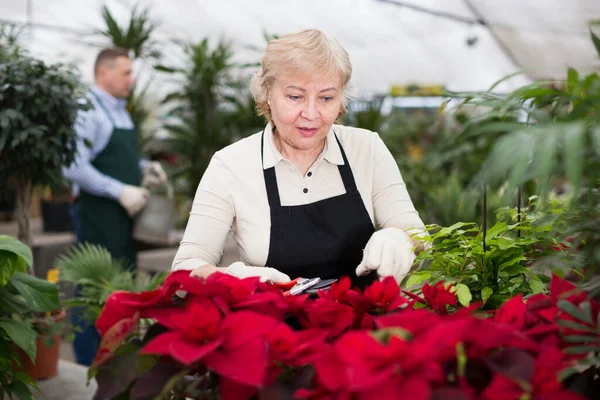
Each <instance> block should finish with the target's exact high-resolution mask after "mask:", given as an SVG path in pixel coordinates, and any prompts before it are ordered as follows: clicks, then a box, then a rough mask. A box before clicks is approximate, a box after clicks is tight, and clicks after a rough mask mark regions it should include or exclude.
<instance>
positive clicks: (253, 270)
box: [223, 261, 290, 283]
mask: <svg viewBox="0 0 600 400" xmlns="http://www.w3.org/2000/svg"><path fill="white" fill-rule="evenodd" d="M223 273H225V274H229V275H233V276H236V277H238V278H240V279H244V278H249V277H252V276H258V277H260V281H261V282H266V281H271V282H273V283H286V282H289V281H290V277H289V276H287V275H286V274H284V273H283V272H279V271H277V270H276V269H275V268H270V267H250V266H248V265H245V264H244V263H243V262H241V261H238V262H234V263H233V264H231V265H230V266H229V267H227V268H225V270H224V271H223Z"/></svg>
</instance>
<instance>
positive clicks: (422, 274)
mask: <svg viewBox="0 0 600 400" xmlns="http://www.w3.org/2000/svg"><path fill="white" fill-rule="evenodd" d="M429 278H431V272H430V271H416V272H413V273H412V274H410V276H409V278H408V281H406V286H405V287H406V288H410V287H411V286H413V285H420V284H421V283H423V282H425V281H426V280H427V279H429Z"/></svg>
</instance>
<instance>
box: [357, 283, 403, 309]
mask: <svg viewBox="0 0 600 400" xmlns="http://www.w3.org/2000/svg"><path fill="white" fill-rule="evenodd" d="M364 298H365V299H366V300H367V304H368V306H369V307H370V309H371V310H372V311H375V312H378V313H381V312H390V311H395V310H398V309H399V308H405V307H407V306H408V305H409V304H410V302H409V301H408V300H407V299H406V298H404V297H402V296H401V295H400V286H398V283H397V282H396V280H395V279H394V278H393V277H391V276H386V277H385V278H383V280H381V281H378V280H377V281H375V282H373V283H372V284H371V285H370V286H369V287H367V288H366V289H365V292H364Z"/></svg>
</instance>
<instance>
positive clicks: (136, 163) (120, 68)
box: [63, 48, 166, 365]
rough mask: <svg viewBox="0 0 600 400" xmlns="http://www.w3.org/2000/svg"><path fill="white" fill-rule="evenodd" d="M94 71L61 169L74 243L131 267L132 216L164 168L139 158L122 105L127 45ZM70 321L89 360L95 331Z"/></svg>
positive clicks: (100, 60) (128, 66)
mask: <svg viewBox="0 0 600 400" xmlns="http://www.w3.org/2000/svg"><path fill="white" fill-rule="evenodd" d="M94 75H95V84H94V85H93V86H92V87H91V89H90V91H89V96H88V98H89V101H90V102H91V103H92V104H93V106H94V107H93V109H90V110H87V111H83V112H80V114H79V115H78V117H77V122H76V125H75V129H76V131H77V133H78V135H79V138H80V141H79V144H78V154H77V157H76V159H75V162H74V163H73V164H72V165H71V166H70V167H69V168H67V169H65V170H64V171H63V173H64V175H65V177H66V178H67V179H69V180H70V181H71V182H72V183H73V191H74V193H73V194H74V197H75V200H74V203H73V226H74V229H75V233H76V236H77V242H78V243H90V244H96V245H100V246H103V247H105V248H106V249H107V250H108V251H109V252H110V254H111V255H112V257H113V258H115V259H118V260H122V261H123V262H124V264H125V265H126V266H127V268H129V269H132V270H133V269H135V267H136V246H135V241H134V239H133V218H134V216H135V215H136V214H137V213H139V212H140V211H141V210H142V209H143V208H144V206H145V205H146V202H147V200H148V196H149V194H148V190H147V189H146V187H151V186H153V185H160V184H162V183H164V182H165V181H166V174H165V172H164V170H163V169H162V167H161V165H160V163H158V162H150V161H147V160H141V159H140V155H139V152H138V135H137V132H136V129H135V126H134V124H133V121H132V119H131V116H130V114H129V113H128V111H127V109H126V105H127V97H128V96H129V94H130V93H131V90H132V88H133V84H134V77H133V65H132V61H131V59H130V58H129V55H128V53H127V51H126V50H123V49H119V48H111V49H105V50H102V51H101V52H100V53H99V54H98V56H97V58H96V62H95V65H94ZM73 322H74V324H75V325H76V326H77V325H79V326H80V327H81V328H82V329H83V332H78V333H76V338H75V341H74V350H75V355H76V358H77V362H78V363H80V364H84V365H90V364H91V363H92V361H93V359H94V356H95V353H96V349H97V346H98V341H99V337H98V335H97V333H96V332H95V329H94V327H93V326H91V327H90V326H87V327H85V326H81V325H82V323H81V322H82V321H80V315H79V313H78V312H75V313H74V321H73Z"/></svg>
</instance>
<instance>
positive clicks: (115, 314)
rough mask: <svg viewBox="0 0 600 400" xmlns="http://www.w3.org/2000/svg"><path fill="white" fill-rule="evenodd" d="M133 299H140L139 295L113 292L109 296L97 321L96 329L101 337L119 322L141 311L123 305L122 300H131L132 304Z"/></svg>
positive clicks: (137, 308)
mask: <svg viewBox="0 0 600 400" xmlns="http://www.w3.org/2000/svg"><path fill="white" fill-rule="evenodd" d="M132 297H133V298H136V299H139V295H138V294H135V293H128V292H122V291H118V292H113V293H111V294H110V295H109V296H108V298H107V299H106V303H105V304H104V307H103V308H102V312H101V313H100V316H99V317H98V319H97V320H96V329H97V330H98V332H99V333H100V336H104V334H106V332H107V331H108V330H109V329H110V328H111V327H112V326H113V325H115V324H116V323H118V322H119V321H121V320H124V319H127V318H131V317H133V315H134V314H135V313H136V312H138V311H139V307H132V306H130V305H124V304H123V302H122V300H123V299H124V298H129V299H130V303H131V300H132V299H131V298H132ZM140 303H141V301H140Z"/></svg>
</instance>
